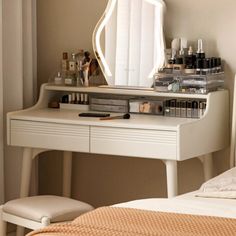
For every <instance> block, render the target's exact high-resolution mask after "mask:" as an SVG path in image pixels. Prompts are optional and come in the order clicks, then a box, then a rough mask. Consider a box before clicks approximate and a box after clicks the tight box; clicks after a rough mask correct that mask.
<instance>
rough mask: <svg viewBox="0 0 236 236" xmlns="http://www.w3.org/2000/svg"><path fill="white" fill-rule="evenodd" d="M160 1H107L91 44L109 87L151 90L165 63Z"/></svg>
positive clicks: (163, 5)
mask: <svg viewBox="0 0 236 236" xmlns="http://www.w3.org/2000/svg"><path fill="white" fill-rule="evenodd" d="M164 9H165V4H164V2H163V1H162V0H109V1H108V4H107V8H106V10H105V12H104V14H103V16H102V18H101V19H100V21H99V22H98V24H97V26H96V28H95V31H94V35H93V45H94V50H95V54H96V55H97V57H98V61H99V64H100V66H101V69H102V71H103V73H104V76H105V78H106V80H107V83H108V85H118V86H142V87H151V86H152V83H153V75H154V73H155V71H156V70H157V69H158V68H159V67H160V66H162V65H163V63H164V48H165V45H164V35H163V14H164Z"/></svg>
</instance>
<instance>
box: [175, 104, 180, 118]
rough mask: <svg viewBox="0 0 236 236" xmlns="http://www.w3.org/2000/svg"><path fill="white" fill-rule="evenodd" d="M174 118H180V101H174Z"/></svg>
mask: <svg viewBox="0 0 236 236" xmlns="http://www.w3.org/2000/svg"><path fill="white" fill-rule="evenodd" d="M175 116H176V117H180V101H176V108H175Z"/></svg>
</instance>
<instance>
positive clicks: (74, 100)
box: [61, 93, 89, 105]
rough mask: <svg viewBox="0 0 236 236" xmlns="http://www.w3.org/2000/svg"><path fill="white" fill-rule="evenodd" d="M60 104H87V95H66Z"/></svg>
mask: <svg viewBox="0 0 236 236" xmlns="http://www.w3.org/2000/svg"><path fill="white" fill-rule="evenodd" d="M61 103H66V104H84V105H88V104H89V97H88V94H87V93H71V94H66V95H64V96H63V97H62V98H61Z"/></svg>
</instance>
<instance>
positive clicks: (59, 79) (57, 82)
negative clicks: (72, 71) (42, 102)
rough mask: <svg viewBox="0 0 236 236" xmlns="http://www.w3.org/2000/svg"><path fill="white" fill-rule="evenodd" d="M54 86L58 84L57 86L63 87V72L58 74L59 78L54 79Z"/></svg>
mask: <svg viewBox="0 0 236 236" xmlns="http://www.w3.org/2000/svg"><path fill="white" fill-rule="evenodd" d="M54 84H56V85H62V84H63V78H62V76H61V72H58V73H57V76H56V77H55V78H54Z"/></svg>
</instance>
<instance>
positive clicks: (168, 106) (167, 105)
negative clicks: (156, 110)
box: [164, 100, 170, 116]
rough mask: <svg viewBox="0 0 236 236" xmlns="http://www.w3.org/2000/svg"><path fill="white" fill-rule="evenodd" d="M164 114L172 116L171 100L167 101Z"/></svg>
mask: <svg viewBox="0 0 236 236" xmlns="http://www.w3.org/2000/svg"><path fill="white" fill-rule="evenodd" d="M164 114H165V116H170V100H166V101H165V110H164Z"/></svg>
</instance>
